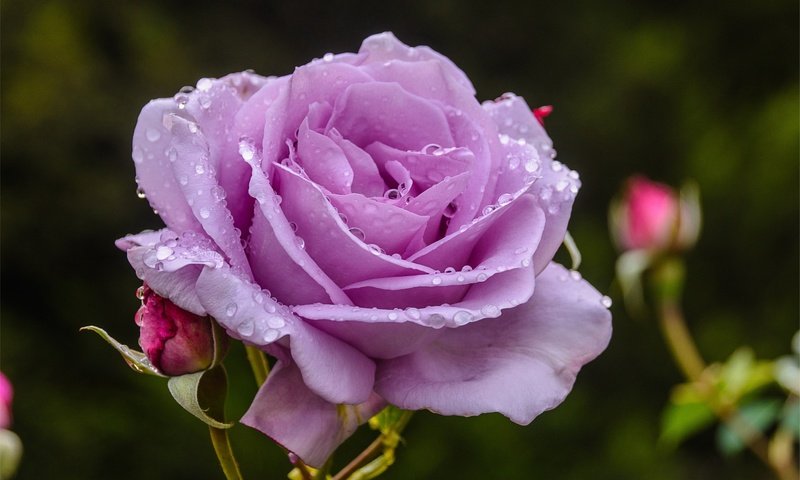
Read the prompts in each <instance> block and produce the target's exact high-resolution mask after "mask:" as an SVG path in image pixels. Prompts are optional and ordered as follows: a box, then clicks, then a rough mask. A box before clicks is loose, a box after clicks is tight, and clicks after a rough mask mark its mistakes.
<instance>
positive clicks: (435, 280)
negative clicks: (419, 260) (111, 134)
mask: <svg viewBox="0 0 800 480" xmlns="http://www.w3.org/2000/svg"><path fill="white" fill-rule="evenodd" d="M431 283H432V284H434V285H441V284H442V279H441V277H433V279H432V280H431Z"/></svg>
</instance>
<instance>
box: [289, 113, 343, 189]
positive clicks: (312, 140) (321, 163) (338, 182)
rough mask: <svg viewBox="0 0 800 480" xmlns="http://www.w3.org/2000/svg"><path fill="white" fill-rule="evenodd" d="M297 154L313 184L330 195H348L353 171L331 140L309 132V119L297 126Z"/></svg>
mask: <svg viewBox="0 0 800 480" xmlns="http://www.w3.org/2000/svg"><path fill="white" fill-rule="evenodd" d="M297 155H298V156H299V157H300V165H302V167H303V169H304V170H305V172H306V174H308V177H309V179H310V180H311V181H312V182H314V183H316V184H317V185H320V186H322V187H324V188H325V189H327V190H328V191H330V192H333V193H339V194H347V193H350V186H351V185H352V184H353V169H352V168H350V163H349V162H348V161H347V157H346V156H345V154H344V152H343V151H342V149H341V148H339V146H338V145H337V144H336V143H335V142H334V141H333V140H331V139H330V138H328V137H326V136H325V135H322V134H320V133H317V132H315V131H314V130H311V129H310V128H309V126H308V119H306V120H304V121H303V123H302V124H301V125H300V130H299V132H298V137H297Z"/></svg>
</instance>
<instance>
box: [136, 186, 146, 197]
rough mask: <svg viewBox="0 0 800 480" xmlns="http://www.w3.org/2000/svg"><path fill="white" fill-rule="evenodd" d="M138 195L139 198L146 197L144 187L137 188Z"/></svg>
mask: <svg viewBox="0 0 800 480" xmlns="http://www.w3.org/2000/svg"><path fill="white" fill-rule="evenodd" d="M136 196H137V197H139V198H145V197H147V195H146V194H145V193H144V189H143V188H142V187H137V188H136Z"/></svg>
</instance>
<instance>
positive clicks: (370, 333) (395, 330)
mask: <svg viewBox="0 0 800 480" xmlns="http://www.w3.org/2000/svg"><path fill="white" fill-rule="evenodd" d="M329 307H333V308H330V309H329V310H327V311H324V312H323V311H322V310H319V311H317V312H316V313H319V314H320V315H321V316H326V315H330V317H331V318H332V317H336V318H340V317H341V318H345V316H346V315H347V313H346V312H344V311H343V310H341V309H339V308H336V307H338V305H330V306H329ZM309 310H311V309H309ZM364 310H367V309H364ZM358 311H361V309H359V310H358ZM412 311H413V310H412ZM361 312H362V314H363V315H361V317H362V318H363V317H365V316H366V315H369V319H371V318H372V317H373V316H377V317H378V318H383V319H386V320H388V316H389V314H390V313H391V312H392V311H378V310H372V309H369V312H366V311H361ZM394 313H395V314H397V315H398V318H400V317H402V318H403V319H407V318H406V317H405V316H403V315H401V313H402V311H394ZM356 317H359V315H356ZM421 319H422V313H420V320H421ZM308 322H309V323H310V324H311V325H314V326H315V327H317V328H319V329H320V330H322V331H323V332H326V333H328V334H330V335H333V336H334V337H336V338H338V339H340V340H343V341H344V342H346V343H347V344H348V345H352V346H353V347H355V348H356V349H358V350H359V351H360V352H361V353H363V354H364V355H367V356H368V357H370V358H375V359H378V358H394V357H399V356H402V355H408V354H409V353H412V352H414V351H416V350H417V349H418V348H420V347H422V346H424V345H426V344H428V343H430V342H431V341H433V339H435V338H436V337H437V336H439V334H440V333H441V332H442V331H443V329H437V328H431V327H428V326H425V325H424V324H423V323H422V322H413V321H401V320H397V321H396V322H392V321H386V322H372V321H371V320H368V321H361V320H352V321H350V320H308Z"/></svg>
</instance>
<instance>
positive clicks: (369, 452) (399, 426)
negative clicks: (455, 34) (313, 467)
mask: <svg viewBox="0 0 800 480" xmlns="http://www.w3.org/2000/svg"><path fill="white" fill-rule="evenodd" d="M413 414H414V412H411V411H404V412H403V415H402V416H401V417H400V419H399V420H398V421H397V423H395V425H394V428H393V429H392V430H391V431H390V432H389V435H386V434H383V433H381V434H380V435H378V438H376V439H375V440H373V442H372V443H370V444H369V446H368V447H367V448H365V449H364V451H362V452H361V453H359V454H358V456H357V457H356V458H354V459H353V460H352V461H351V462H350V463H348V464H347V466H346V467H344V468H343V469H342V470H341V471H340V472H339V473H337V474H336V475H335V476H334V477H333V478H332V479H331V480H345V479H347V478H350V476H351V475H353V474H354V473H356V472H357V471H358V469H360V468H361V467H362V466H363V465H364V464H365V463H367V462H368V461H369V460H370V459H371V458H372V457H374V456H375V455H376V454H377V453H378V452H379V450H380V449H381V448H382V447H384V446H385V445H386V441H387V437H389V436H390V435H397V436H398V437H399V436H400V434H401V433H402V432H403V429H404V428H406V425H408V422H409V420H411V416H412V415H413Z"/></svg>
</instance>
